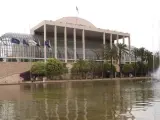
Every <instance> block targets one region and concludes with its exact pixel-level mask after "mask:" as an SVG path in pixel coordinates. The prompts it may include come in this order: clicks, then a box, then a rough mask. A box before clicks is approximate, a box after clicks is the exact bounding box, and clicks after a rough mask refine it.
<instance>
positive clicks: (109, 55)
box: [103, 44, 118, 77]
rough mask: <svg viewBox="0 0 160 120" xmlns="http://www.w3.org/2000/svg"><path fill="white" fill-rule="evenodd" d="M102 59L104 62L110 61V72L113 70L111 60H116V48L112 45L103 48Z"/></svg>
mask: <svg viewBox="0 0 160 120" xmlns="http://www.w3.org/2000/svg"><path fill="white" fill-rule="evenodd" d="M103 49H104V58H105V59H106V60H111V70H113V59H114V60H117V59H118V48H117V47H116V46H115V45H114V44H112V46H110V45H108V44H107V45H105V46H104V48H103ZM113 72H114V71H111V77H113Z"/></svg>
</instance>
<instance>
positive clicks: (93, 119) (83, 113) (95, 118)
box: [0, 81, 160, 120]
mask: <svg viewBox="0 0 160 120" xmlns="http://www.w3.org/2000/svg"><path fill="white" fill-rule="evenodd" d="M157 84H159V83H157ZM157 84H156V86H157ZM159 85H160V84H159ZM10 87H11V86H0V88H1V89H2V90H4V92H5V91H6V90H8V91H7V92H8V93H14V96H15V97H13V96H12V95H10V94H8V95H2V94H0V96H1V97H0V99H1V101H0V119H3V120H5V119H12V120H17V119H30V120H31V119H32V120H50V119H55V120H135V119H138V118H141V119H143V118H145V117H146V115H147V114H146V115H144V116H143V115H142V116H140V115H139V113H142V112H146V113H147V112H148V111H149V110H151V108H152V109H153V108H154V106H155V103H154V100H158V99H159V97H157V96H160V93H159V94H157V93H158V92H156V91H157V89H158V87H155V85H153V84H152V82H133V81H123V82H122V81H121V82H120V81H113V82H73V83H72V82H68V83H54V84H46V83H43V84H35V83H33V84H24V85H20V86H12V87H13V88H16V89H10V90H11V91H9V89H8V88H10ZM0 93H1V92H0ZM155 93H156V95H155ZM3 96H4V97H3ZM6 96H7V97H6ZM9 96H10V97H9ZM11 96H12V97H11ZM5 98H8V99H7V100H5ZM23 98H26V99H23ZM155 98H156V99H155ZM153 103H154V104H153ZM158 103H159V102H158ZM158 110H159V111H160V106H159V108H158ZM159 118H160V117H159ZM149 120H152V118H150V119H149Z"/></svg>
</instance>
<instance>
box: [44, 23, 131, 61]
mask: <svg viewBox="0 0 160 120" xmlns="http://www.w3.org/2000/svg"><path fill="white" fill-rule="evenodd" d="M57 27H58V26H56V25H55V26H54V51H55V52H54V57H55V58H56V59H57ZM78 30H79V29H78ZM76 31H77V29H76V28H73V42H74V43H73V45H74V47H73V49H74V61H76V60H77V55H76V53H77V47H76ZM107 34H109V35H110V37H109V38H110V46H111V48H112V42H113V34H112V33H106V32H102V36H103V44H104V45H105V44H106V35H107ZM125 38H126V36H123V43H124V44H125ZM127 38H128V46H129V55H130V53H131V48H130V36H127ZM116 39H117V43H119V35H118V34H117V38H116ZM46 40H47V38H46V24H45V23H44V44H45V41H46ZM85 49H86V48H85V30H84V29H82V53H83V55H82V57H83V60H85V59H86V55H85ZM64 57H65V58H64V61H65V63H67V61H68V56H67V27H64ZM46 59H47V55H46V46H44V60H45V62H46ZM124 59H125V58H124ZM129 62H130V63H131V58H130V59H129Z"/></svg>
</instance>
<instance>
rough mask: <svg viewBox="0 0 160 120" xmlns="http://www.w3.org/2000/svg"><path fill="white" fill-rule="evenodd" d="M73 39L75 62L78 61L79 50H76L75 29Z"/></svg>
mask: <svg viewBox="0 0 160 120" xmlns="http://www.w3.org/2000/svg"><path fill="white" fill-rule="evenodd" d="M73 39H74V61H76V60H77V49H76V28H74V29H73Z"/></svg>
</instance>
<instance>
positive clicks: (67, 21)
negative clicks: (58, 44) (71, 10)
mask: <svg viewBox="0 0 160 120" xmlns="http://www.w3.org/2000/svg"><path fill="white" fill-rule="evenodd" d="M77 21H78V22H77ZM44 24H46V25H48V26H55V25H56V26H58V27H67V28H76V29H80V30H83V29H84V30H87V31H93V32H100V33H103V32H105V33H109V34H118V35H120V36H124V37H128V36H130V34H129V33H124V32H119V31H113V30H109V29H101V28H97V27H95V26H94V25H93V24H92V23H90V22H89V21H87V20H84V19H82V18H77V17H64V18H61V19H58V20H56V21H52V20H44V21H42V22H40V23H39V24H37V25H36V26H35V27H33V28H32V29H31V34H34V32H35V31H37V32H43V26H44ZM46 29H47V32H53V29H52V30H50V29H49V28H46Z"/></svg>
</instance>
